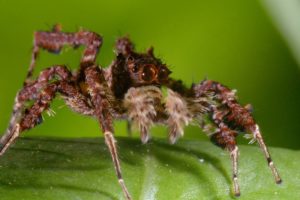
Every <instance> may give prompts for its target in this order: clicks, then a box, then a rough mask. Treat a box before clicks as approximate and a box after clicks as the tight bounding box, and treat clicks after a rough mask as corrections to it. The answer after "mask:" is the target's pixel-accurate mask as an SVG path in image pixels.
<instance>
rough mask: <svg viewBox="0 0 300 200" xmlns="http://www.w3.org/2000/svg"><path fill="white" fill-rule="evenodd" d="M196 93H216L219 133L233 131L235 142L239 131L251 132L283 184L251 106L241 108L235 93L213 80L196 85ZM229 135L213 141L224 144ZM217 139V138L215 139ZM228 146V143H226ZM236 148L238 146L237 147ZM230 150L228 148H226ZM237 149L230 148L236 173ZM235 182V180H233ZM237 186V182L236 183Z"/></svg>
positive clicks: (215, 116) (214, 111)
mask: <svg viewBox="0 0 300 200" xmlns="http://www.w3.org/2000/svg"><path fill="white" fill-rule="evenodd" d="M193 90H194V92H195V97H196V98H197V97H201V96H202V95H203V94H204V93H206V92H213V93H214V101H216V102H217V104H218V106H212V121H213V122H214V123H215V125H217V127H218V129H219V131H221V133H222V131H223V132H224V130H226V129H228V130H230V131H232V134H231V135H232V136H230V137H231V138H232V141H234V143H235V140H234V137H235V135H234V134H233V133H235V134H237V132H239V131H243V132H250V133H252V134H253V138H254V139H255V140H257V142H258V143H259V146H260V148H261V149H262V151H263V153H264V155H265V157H266V160H267V162H268V165H269V167H270V169H271V171H272V174H273V176H274V178H275V182H276V183H281V178H280V176H279V173H278V171H277V169H276V167H275V165H274V163H273V161H272V159H271V155H270V153H269V151H268V148H267V146H266V145H265V143H264V140H263V138H262V135H261V133H260V131H259V127H258V125H257V124H256V122H255V120H254V119H253V117H252V115H251V110H249V106H245V107H243V106H241V105H240V104H239V103H238V102H237V98H236V96H235V92H234V91H233V90H230V89H229V88H227V87H226V86H224V85H222V84H220V83H218V82H215V81H211V80H205V81H203V82H202V83H201V84H198V85H195V86H194V87H193ZM227 135H228V134H224V133H223V134H221V135H215V136H212V137H213V138H212V139H213V140H215V138H216V137H217V136H218V137H219V138H220V140H216V141H217V144H218V143H220V142H221V143H222V140H224V138H226V137H227ZM233 136H234V137H233ZM214 137H215V138H214ZM225 143H226V144H227V143H228V142H225ZM229 143H230V142H229ZM235 146H236V145H235ZM225 147H226V148H228V147H227V146H225ZM234 149H235V147H230V149H229V150H230V151H231V158H232V161H233V170H234V171H235V168H237V167H236V165H235V164H234V163H235V160H237V153H236V152H237V150H234ZM233 178H234V177H233ZM233 181H234V180H233ZM234 184H235V181H234Z"/></svg>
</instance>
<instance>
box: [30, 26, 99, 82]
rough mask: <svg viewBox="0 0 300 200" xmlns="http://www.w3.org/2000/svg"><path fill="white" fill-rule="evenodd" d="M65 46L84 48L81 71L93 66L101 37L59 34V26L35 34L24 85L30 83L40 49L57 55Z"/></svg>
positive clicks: (92, 33)
mask: <svg viewBox="0 0 300 200" xmlns="http://www.w3.org/2000/svg"><path fill="white" fill-rule="evenodd" d="M65 45H69V46H72V47H74V48H77V47H78V46H81V45H83V46H85V49H84V52H83V55H82V58H81V61H80V66H81V68H82V69H84V68H85V67H86V66H89V65H93V64H95V61H96V57H97V54H98V51H99V49H100V47H101V45H102V37H101V36H100V35H98V34H97V33H94V32H90V31H83V30H80V31H78V32H75V33H66V32H61V27H60V26H59V25H55V26H54V28H53V30H52V31H49V32H48V31H37V32H35V33H34V40H33V50H32V57H31V63H30V66H29V69H28V72H27V77H26V80H25V83H24V85H26V84H28V83H29V82H30V79H31V77H32V74H33V70H34V67H35V63H36V59H37V57H38V55H39V52H40V49H45V50H48V51H49V52H53V53H59V52H60V51H61V49H62V48H63V47H64V46H65Z"/></svg>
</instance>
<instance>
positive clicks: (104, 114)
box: [85, 66, 131, 200]
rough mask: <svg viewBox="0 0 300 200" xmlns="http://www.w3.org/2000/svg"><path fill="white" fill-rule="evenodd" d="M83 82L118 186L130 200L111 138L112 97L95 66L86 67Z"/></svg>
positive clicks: (99, 70)
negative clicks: (109, 155) (100, 129)
mask: <svg viewBox="0 0 300 200" xmlns="http://www.w3.org/2000/svg"><path fill="white" fill-rule="evenodd" d="M85 81H86V83H87V85H88V91H89V94H90V96H91V101H92V103H93V106H94V108H95V116H96V117H97V119H98V121H99V123H100V125H101V128H102V131H103V133H104V137H105V143H106V145H107V146H108V148H109V151H110V154H111V157H112V160H113V163H114V167H115V171H116V174H117V177H118V181H119V184H120V185H121V187H122V190H123V193H124V195H125V198H126V199H127V200H131V196H130V194H129V192H128V190H127V187H126V185H125V183H124V180H123V177H122V172H121V166H120V160H119V157H118V152H117V147H116V140H115V138H114V136H113V132H114V130H113V116H112V104H113V102H112V101H113V95H112V93H111V91H110V89H109V88H108V86H107V83H106V81H105V79H104V76H103V73H102V71H101V69H100V68H98V67H97V66H91V67H88V68H87V69H86V70H85Z"/></svg>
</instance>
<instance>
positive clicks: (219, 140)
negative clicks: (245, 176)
mask: <svg viewBox="0 0 300 200" xmlns="http://www.w3.org/2000/svg"><path fill="white" fill-rule="evenodd" d="M212 111H213V114H212V121H213V122H214V124H215V125H216V126H217V131H216V132H215V133H213V134H212V135H211V136H210V140H211V141H212V142H213V143H214V144H216V145H217V146H219V147H221V148H222V149H226V150H228V151H229V152H230V158H231V162H232V182H233V191H234V195H235V196H240V187H239V183H238V154H239V152H238V147H237V144H236V139H235V138H236V136H237V134H238V133H237V132H236V131H234V130H232V129H230V128H229V127H228V126H227V125H226V124H225V123H224V122H223V120H224V116H225V113H226V112H224V111H220V110H218V109H217V108H216V107H215V106H213V107H212Z"/></svg>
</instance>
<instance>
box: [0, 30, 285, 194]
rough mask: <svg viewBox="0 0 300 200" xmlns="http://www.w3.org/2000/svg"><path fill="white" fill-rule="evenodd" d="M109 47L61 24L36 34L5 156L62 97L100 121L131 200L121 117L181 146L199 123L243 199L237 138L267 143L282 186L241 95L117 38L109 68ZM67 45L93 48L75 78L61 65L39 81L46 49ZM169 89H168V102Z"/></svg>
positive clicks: (144, 134) (2, 149) (143, 131)
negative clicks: (179, 71)
mask: <svg viewBox="0 0 300 200" xmlns="http://www.w3.org/2000/svg"><path fill="white" fill-rule="evenodd" d="M101 44H102V38H101V36H99V35H98V34H96V33H94V32H89V31H84V30H81V31H79V32H75V33H66V32H62V31H61V28H60V27H59V26H55V27H54V29H53V30H52V31H49V32H44V31H38V32H35V34H34V47H33V53H32V59H31V64H30V67H29V71H28V75H27V78H26V80H25V82H24V87H23V88H22V89H21V90H20V91H19V92H18V93H17V95H16V98H15V104H14V109H13V113H12V117H11V120H10V124H9V127H8V128H7V130H6V132H5V134H4V135H3V136H2V138H1V140H0V144H1V146H0V155H3V153H4V152H5V151H6V150H7V148H8V147H9V146H10V145H11V144H12V142H13V141H14V140H15V139H17V138H18V137H19V134H20V133H21V132H23V131H25V130H28V129H31V128H33V127H35V126H36V125H38V124H40V123H42V121H43V120H42V113H43V112H44V111H45V112H47V113H48V114H52V111H51V109H50V103H51V102H52V100H53V99H54V97H55V96H56V95H57V94H59V95H60V96H61V97H62V98H63V99H64V100H65V102H66V104H67V105H68V106H69V107H70V108H71V109H72V110H73V111H75V112H78V113H80V114H83V115H88V116H91V117H94V118H96V119H97V120H98V122H99V124H100V126H101V129H102V131H103V133H104V138H105V142H106V145H107V146H108V148H109V151H110V154H111V157H112V160H113V164H114V167H115V170H116V173H117V178H118V181H119V183H120V185H121V187H122V190H123V192H124V195H125V198H126V199H127V200H129V199H132V198H131V195H130V193H129V192H128V190H127V188H126V185H125V183H124V180H123V178H122V173H121V168H120V161H119V158H118V152H117V148H116V144H115V141H116V140H115V138H114V135H113V133H114V130H113V120H114V119H124V120H127V121H128V123H133V124H136V126H137V127H138V128H139V130H140V134H141V140H142V142H143V143H146V142H147V141H148V139H149V129H150V127H151V126H152V125H154V124H156V123H160V124H164V125H166V126H167V127H168V129H169V140H170V142H171V143H175V142H176V140H177V139H178V138H179V137H181V136H183V128H184V126H186V125H188V124H189V123H191V122H192V121H194V122H196V124H198V125H199V126H200V127H201V128H202V129H203V130H204V131H205V132H206V133H207V135H208V136H209V137H210V139H211V141H212V142H213V143H215V144H216V145H218V146H220V147H221V148H223V149H226V150H227V151H228V152H229V153H230V157H231V160H232V172H233V176H232V181H233V190H234V194H235V195H236V196H239V195H240V189H239V184H238V168H237V165H238V164H237V163H238V147H237V144H236V139H235V138H236V137H237V136H238V135H239V133H243V132H247V133H249V134H248V135H250V136H251V138H252V140H253V141H257V142H258V143H259V145H260V147H261V149H262V151H263V153H264V155H265V157H266V159H267V162H268V165H269V167H270V169H271V171H272V173H273V176H274V178H275V181H276V183H280V182H281V178H280V176H279V174H278V172H277V170H276V168H275V166H274V163H273V161H272V159H271V156H270V154H269V152H268V149H267V147H266V145H265V143H264V141H263V138H262V135H261V133H260V130H259V126H258V125H257V124H256V122H255V121H254V119H253V117H252V116H251V108H250V107H249V106H241V105H240V104H239V103H238V102H237V98H236V96H235V91H234V90H231V89H229V88H228V87H226V86H224V85H222V84H220V83H218V82H216V81H211V80H204V81H202V82H200V83H198V84H194V85H192V86H191V87H186V86H185V85H184V84H183V83H182V81H180V80H175V79H173V78H171V77H170V76H169V75H170V74H171V71H170V70H169V69H168V67H167V66H166V64H164V63H162V61H161V60H160V59H158V58H156V57H155V56H154V53H153V48H150V49H149V50H148V51H147V52H145V53H138V52H136V51H135V50H134V46H133V44H132V43H131V41H130V40H129V38H128V37H123V38H120V39H118V40H117V42H116V50H115V52H116V58H115V60H114V61H113V62H112V64H111V65H110V66H109V67H107V68H101V67H99V66H98V65H97V64H96V63H95V61H96V56H97V54H98V51H99V49H100V47H101ZM65 45H70V46H72V47H74V48H76V47H78V46H81V45H83V46H85V49H84V52H83V56H82V59H81V62H80V68H79V69H78V71H76V72H74V73H72V72H71V71H70V70H69V69H68V68H67V67H66V66H63V65H55V66H52V67H49V68H47V69H45V70H43V71H42V72H41V73H40V75H39V76H38V78H37V79H35V80H33V79H32V73H33V69H34V66H35V61H36V58H37V57H38V54H39V51H40V49H45V50H48V51H49V52H55V53H58V52H60V50H61V49H62V48H63V47H64V46H65ZM162 87H165V88H167V95H166V96H165V97H164V95H163V94H162V92H161V88H162ZM28 101H33V104H32V105H30V106H29V107H28V106H26V102H28Z"/></svg>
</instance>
